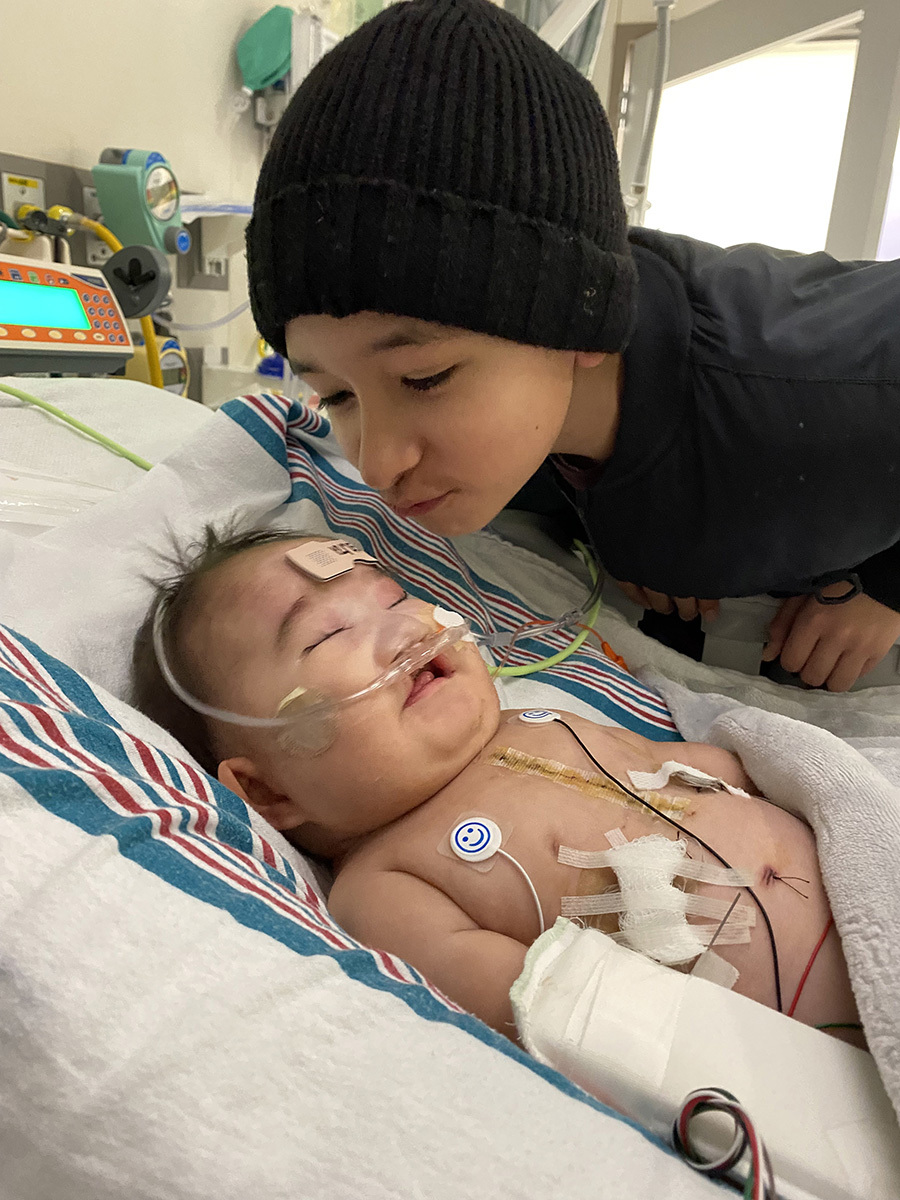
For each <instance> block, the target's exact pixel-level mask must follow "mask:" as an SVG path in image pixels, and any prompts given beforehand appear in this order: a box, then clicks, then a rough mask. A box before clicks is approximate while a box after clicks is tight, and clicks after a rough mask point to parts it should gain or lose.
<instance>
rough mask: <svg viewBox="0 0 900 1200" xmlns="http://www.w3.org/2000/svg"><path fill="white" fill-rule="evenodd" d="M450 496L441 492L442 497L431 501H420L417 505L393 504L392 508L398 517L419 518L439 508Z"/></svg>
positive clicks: (436, 497)
mask: <svg viewBox="0 0 900 1200" xmlns="http://www.w3.org/2000/svg"><path fill="white" fill-rule="evenodd" d="M449 495H450V493H449V492H441V494H440V496H434V497H433V498H432V499H431V500H419V501H418V502H417V503H416V504H395V503H393V502H391V504H390V506H391V508H392V509H393V510H394V512H395V513H396V514H397V516H398V517H419V516H422V515H423V514H424V513H428V512H431V510H432V509H433V508H437V506H438V505H439V504H442V503H443V502H444V500H446V499H447V497H448V496H449Z"/></svg>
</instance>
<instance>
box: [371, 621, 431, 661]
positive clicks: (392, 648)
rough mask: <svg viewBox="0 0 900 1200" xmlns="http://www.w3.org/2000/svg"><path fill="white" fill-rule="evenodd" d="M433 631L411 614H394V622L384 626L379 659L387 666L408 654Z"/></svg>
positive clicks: (379, 647) (379, 645) (380, 640)
mask: <svg viewBox="0 0 900 1200" xmlns="http://www.w3.org/2000/svg"><path fill="white" fill-rule="evenodd" d="M431 632H432V630H431V629H430V628H429V627H428V626H427V625H426V624H425V623H424V622H423V621H420V620H418V618H416V617H414V616H412V615H411V614H409V613H396V614H392V620H391V621H390V622H386V623H385V624H384V625H383V626H382V630H381V636H380V638H379V644H378V650H377V652H378V657H379V659H380V661H381V662H383V663H384V664H385V665H389V664H390V663H392V662H395V661H396V660H397V659H398V658H401V657H402V656H403V655H404V654H408V653H409V652H410V651H411V650H412V649H413V648H414V647H415V646H417V645H418V644H419V643H420V642H422V641H423V640H424V639H425V638H426V637H428V635H429V634H430V633H431Z"/></svg>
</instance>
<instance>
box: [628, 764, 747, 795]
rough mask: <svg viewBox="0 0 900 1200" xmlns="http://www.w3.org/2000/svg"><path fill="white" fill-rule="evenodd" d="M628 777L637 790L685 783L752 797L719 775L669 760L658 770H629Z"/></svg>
mask: <svg viewBox="0 0 900 1200" xmlns="http://www.w3.org/2000/svg"><path fill="white" fill-rule="evenodd" d="M628 779H629V781H630V783H631V786H632V787H633V788H634V789H635V791H639V790H640V789H641V788H662V787H665V786H666V784H667V783H683V784H685V785H686V786H687V787H692V788H696V789H697V790H698V791H700V792H728V793H729V795H731V796H743V797H744V798H745V799H749V798H750V793H749V792H745V791H744V789H743V788H739V787H734V786H733V785H732V784H730V783H726V782H725V780H724V779H719V777H718V776H717V775H707V774H706V772H705V771H700V770H698V769H697V768H696V767H686V766H685V765H684V763H680V762H675V761H674V760H669V762H664V763H663V764H662V766H661V767H660V768H659V770H658V771H629V772H628Z"/></svg>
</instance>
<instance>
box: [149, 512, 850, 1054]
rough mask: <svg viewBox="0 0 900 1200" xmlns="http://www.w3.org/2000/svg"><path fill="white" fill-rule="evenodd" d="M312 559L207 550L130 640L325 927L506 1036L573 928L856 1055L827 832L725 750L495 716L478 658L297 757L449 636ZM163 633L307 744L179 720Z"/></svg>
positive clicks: (378, 707) (404, 680) (377, 587)
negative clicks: (520, 1003)
mask: <svg viewBox="0 0 900 1200" xmlns="http://www.w3.org/2000/svg"><path fill="white" fill-rule="evenodd" d="M314 540H316V539H310V538H305V537H300V536H298V535H297V534H296V533H295V532H292V533H283V532H274V533H272V532H269V533H254V534H250V535H244V536H243V537H240V538H235V539H231V540H230V541H219V540H216V539H215V538H214V537H212V536H210V538H209V539H208V541H207V544H206V545H205V546H204V547H203V549H202V550H201V551H200V552H199V554H198V555H197V557H196V558H195V559H194V560H193V561H192V562H191V563H190V565H189V566H188V568H187V569H186V570H185V571H183V572H182V573H181V574H180V575H179V577H178V578H177V579H175V580H174V581H173V582H172V583H171V584H169V585H166V586H165V587H164V589H163V590H162V592H161V594H160V597H159V599H158V600H157V604H155V605H154V608H153V610H152V611H151V613H150V615H149V616H148V618H147V620H146V621H145V623H144V626H143V628H142V630H141V632H140V634H139V635H138V638H137V641H136V645H135V655H134V680H135V699H136V702H137V704H138V706H139V707H141V708H142V709H143V710H144V711H145V712H146V713H147V714H148V715H149V716H151V717H153V718H154V719H155V720H156V721H157V722H158V723H160V724H162V725H163V726H165V727H167V728H168V729H169V730H170V731H171V732H172V733H173V734H175V736H177V737H178V738H179V739H180V740H181V741H182V742H183V744H185V745H186V747H187V748H188V749H189V750H190V751H191V752H192V753H193V754H194V755H195V757H196V758H197V759H198V760H199V761H200V762H201V763H202V764H203V765H204V766H205V767H207V769H209V770H211V771H213V772H217V773H218V777H219V779H220V781H221V782H222V783H223V784H225V785H226V786H227V787H229V788H231V789H232V790H233V791H234V792H236V793H237V794H238V795H239V796H241V797H242V798H243V799H244V800H245V801H246V802H247V803H248V804H249V805H251V806H252V807H253V808H254V809H255V810H256V811H257V812H258V813H260V814H261V815H262V816H263V817H265V818H266V820H267V821H268V822H269V823H270V824H271V825H272V826H274V827H275V828H276V829H278V830H281V831H282V832H283V833H284V834H285V835H286V836H287V837H288V838H289V839H290V840H291V841H292V842H293V843H294V844H296V845H297V846H298V847H300V848H302V849H303V850H306V851H309V852H312V853H313V854H316V855H319V856H322V857H324V858H326V859H328V860H329V861H330V863H331V864H332V868H333V871H334V884H333V887H332V889H331V893H330V896H329V901H328V904H329V909H330V910H331V912H332V913H333V915H334V916H335V918H336V919H337V920H338V921H339V922H340V923H341V925H342V926H343V927H344V928H345V929H346V930H347V931H348V932H349V933H350V934H351V935H352V936H353V937H355V938H357V939H359V940H360V941H361V942H363V943H365V944H367V945H370V946H374V947H378V948H379V949H382V950H386V951H391V952H393V953H395V954H397V955H399V956H400V957H401V958H403V959H405V960H406V961H407V962H409V963H411V964H412V965H413V966H414V967H416V968H418V969H419V970H420V971H422V972H423V974H425V975H426V976H428V978H429V979H431V980H432V981H433V982H434V983H435V984H437V986H438V987H440V988H441V989H442V990H443V991H444V992H445V993H446V994H447V995H448V996H450V997H451V998H452V999H453V1000H455V1001H456V1002H457V1003H458V1004H460V1005H461V1006H463V1007H464V1008H466V1009H467V1010H469V1011H470V1012H473V1013H475V1014H477V1015H478V1016H479V1017H481V1018H482V1019H483V1020H484V1021H486V1022H487V1023H488V1024H489V1025H492V1026H493V1027H494V1028H495V1029H497V1030H500V1031H501V1032H503V1033H506V1034H508V1035H510V1036H514V1026H513V1021H512V1013H511V1007H510V1001H509V989H510V986H511V985H512V983H513V982H514V980H515V979H516V978H517V976H518V975H519V974H520V973H521V970H522V966H523V962H524V958H525V954H526V951H527V949H528V947H529V946H530V944H531V943H532V942H533V941H534V940H535V938H536V937H537V936H538V934H539V933H540V932H541V930H542V929H543V928H549V926H550V925H552V924H553V922H554V921H555V920H556V918H557V917H558V916H560V915H561V914H562V915H579V916H580V917H581V919H584V920H587V921H588V922H590V923H593V924H596V925H597V926H598V927H599V928H601V929H603V930H604V931H606V932H607V933H611V934H612V935H613V936H615V937H616V938H617V939H618V940H621V941H624V942H625V944H626V945H629V946H631V947H632V948H633V949H636V950H639V951H641V952H643V953H648V954H650V955H651V956H652V957H654V958H656V959H657V960H658V961H661V962H665V963H667V964H669V965H671V966H673V967H675V968H676V969H681V970H690V969H692V968H693V967H695V966H697V965H698V964H704V970H706V969H707V968H709V967H710V966H711V965H712V964H713V963H714V964H715V970H714V972H713V974H714V975H715V976H716V977H717V978H718V979H719V980H720V981H722V982H725V983H726V984H727V985H732V984H733V986H734V988H735V990H736V991H738V992H740V993H742V994H744V995H745V996H749V997H751V998H753V999H755V1000H758V1001H760V1002H761V1003H763V1004H767V1005H770V1006H773V1007H780V1008H781V1009H782V1011H784V1012H790V1014H791V1015H793V1016H794V1017H796V1018H797V1019H798V1020H800V1021H803V1022H805V1023H807V1024H809V1025H817V1026H831V1027H839V1028H837V1029H835V1032H836V1033H837V1035H838V1036H844V1037H846V1038H847V1039H848V1040H850V1041H854V1042H855V1044H857V1045H860V1044H863V1043H862V1035H861V1033H860V1032H858V1030H859V1025H858V1022H859V1016H858V1013H857V1010H856V1005H855V1003H854V999H853V993H852V990H851V986H850V981H849V977H848V973H847V967H846V964H845V962H844V958H843V954H842V950H841V945H840V940H839V938H838V935H837V932H836V931H835V929H834V925H833V923H832V922H831V914H830V910H829V907H828V900H827V897H826V895H825V890H824V887H823V884H822V878H821V874H820V872H819V866H818V859H817V855H816V845H815V839H814V837H813V834H812V831H811V830H810V829H809V828H808V827H807V826H806V825H805V824H804V823H803V822H801V821H800V820H798V819H797V818H796V817H794V816H792V815H791V814H789V813H787V812H784V811H783V810H782V809H780V808H777V807H776V806H774V805H772V804H770V803H769V802H768V801H766V800H764V799H762V798H760V797H759V796H757V795H753V794H750V793H752V791H753V784H752V781H751V780H750V779H749V778H748V776H747V775H746V773H745V772H744V770H743V768H742V766H741V764H740V761H739V760H738V759H737V758H736V757H735V756H734V755H733V754H730V753H728V752H727V751H724V750H721V749H718V748H716V747H714V746H710V745H703V744H697V743H690V742H686V743H679V744H674V745H673V744H671V743H667V744H666V745H665V746H664V747H663V746H662V745H660V744H658V743H655V742H652V741H650V740H648V739H647V738H645V737H641V736H639V735H638V734H635V733H630V732H627V731H625V730H621V729H615V728H609V727H606V726H601V725H597V724H595V723H593V722H592V721H588V720H585V719H583V718H581V717H578V716H574V715H572V714H567V713H563V712H561V713H559V714H557V715H558V717H559V719H552V717H551V716H549V715H547V716H544V717H543V718H542V717H541V716H540V715H536V714H533V713H525V714H524V719H523V714H522V713H521V712H519V711H501V709H500V705H499V701H498V698H497V693H496V691H495V688H494V685H493V683H492V680H491V677H490V674H489V672H488V669H487V668H486V666H485V663H484V661H483V660H482V658H481V655H480V653H479V652H478V649H477V648H476V646H475V645H473V644H472V643H471V642H467V641H456V642H455V643H453V644H451V645H449V646H447V647H445V648H444V649H442V650H441V651H440V652H439V653H437V654H436V655H435V657H434V658H433V659H431V660H430V661H429V662H427V664H426V665H424V666H420V668H419V669H418V670H417V671H416V672H414V673H413V674H404V673H400V674H398V675H397V677H396V678H394V679H393V680H392V681H390V682H388V683H386V684H385V685H384V686H382V687H380V688H378V689H376V690H374V691H372V692H371V694H367V695H366V696H364V697H363V698H362V699H359V700H356V701H352V702H350V703H348V704H345V705H341V706H338V707H336V708H335V709H334V710H333V714H332V719H331V721H330V724H329V728H328V733H327V737H326V738H325V740H324V741H323V742H321V743H319V744H316V741H315V738H312V739H309V738H305V737H304V734H303V729H304V726H303V721H304V713H303V704H304V698H305V699H306V700H311V699H315V698H319V697H321V696H331V697H347V696H351V695H353V694H354V693H356V692H358V691H360V690H362V689H364V688H366V687H367V685H369V684H370V683H371V682H372V681H373V680H374V679H376V678H377V677H378V676H379V675H381V674H382V673H383V672H384V671H385V670H386V669H387V668H389V667H390V665H391V664H392V663H393V662H395V661H396V660H397V658H398V656H402V655H403V654H404V653H405V652H407V651H409V650H410V648H411V647H413V646H414V645H415V644H417V640H418V639H421V636H422V632H423V630H427V629H432V630H433V629H435V628H439V627H440V623H441V618H443V623H444V624H445V625H446V624H448V623H449V624H452V614H447V613H442V611H441V610H435V608H434V606H432V605H427V604H425V603H423V602H422V601H420V600H417V599H415V598H413V597H411V596H409V595H407V593H406V592H405V591H404V590H403V588H402V587H401V585H400V584H399V583H398V582H397V581H396V580H394V579H392V578H391V577H390V576H388V575H387V574H385V573H384V572H382V571H380V570H379V569H378V568H377V567H376V566H375V565H374V564H371V563H360V564H357V565H355V566H353V567H352V569H349V570H347V571H346V572H345V573H344V574H341V575H339V576H337V577H336V578H333V579H331V580H329V581H327V582H323V581H320V580H318V579H315V578H313V577H311V576H310V575H309V574H306V573H305V572H304V571H303V570H301V569H298V566H297V561H301V560H302V555H298V554H295V553H294V552H297V551H302V550H303V549H304V547H306V549H307V550H308V549H309V543H310V542H311V541H314ZM319 540H321V539H319ZM292 554H293V558H292V557H289V555H292ZM160 603H162V609H161V610H160V612H159V614H158V615H157V609H158V608H159V605H160ZM435 613H437V614H438V621H437V622H436V621H435ZM155 617H156V621H157V625H158V637H161V639H162V644H163V645H164V648H165V655H164V657H165V661H166V663H167V666H168V668H169V669H170V670H171V672H172V676H173V677H174V679H175V680H176V682H177V685H179V686H180V688H182V689H184V690H185V691H186V692H187V693H189V694H190V695H191V696H192V697H194V698H196V699H197V700H199V701H201V702H202V703H203V704H205V705H208V706H213V707H215V708H218V709H222V710H227V711H229V712H232V713H236V714H241V715H246V716H250V717H254V716H255V717H263V718H267V717H268V718H271V717H273V716H275V715H276V714H278V713H279V712H282V713H284V712H289V713H290V712H294V711H297V712H298V717H297V726H296V729H297V735H298V736H297V737H293V736H290V730H288V731H285V730H284V729H273V728H266V727H262V728H254V727H247V726H244V725H240V724H233V723H228V722H225V721H223V720H219V719H216V718H214V717H212V716H208V715H207V716H203V715H201V714H200V713H198V712H196V711H194V710H193V709H192V708H191V707H189V706H188V705H187V704H185V703H184V702H183V701H182V700H180V699H179V698H178V697H177V696H176V695H175V694H174V693H173V691H172V689H171V687H170V686H169V684H168V683H167V682H166V679H165V677H164V674H163V673H162V672H161V670H160V666H159V663H158V661H157V655H156V654H155V653H154V648H153V637H152V630H153V623H154V618H155ZM298 705H299V707H298ZM668 759H677V764H674V765H673V764H672V763H668V764H666V766H665V767H664V766H663V764H664V760H668ZM607 773H608V774H607ZM698 773H699V774H698ZM610 776H611V777H612V779H610V778H609V777H610ZM707 777H709V778H707ZM614 781H615V782H614ZM620 785H621V786H620ZM673 823H674V825H677V826H680V827H681V830H679V829H678V828H675V827H673ZM484 837H487V838H488V840H489V843H490V844H489V845H488V846H487V847H486V849H485V851H484V852H483V855H482V854H479V853H478V849H479V843H478V839H479V838H484ZM498 847H499V849H498ZM710 850H712V851H715V856H714V855H713V854H712V853H710ZM579 852H584V853H579ZM590 852H602V853H599V854H598V853H593V854H592V853H590ZM722 860H724V863H725V864H727V866H726V865H722ZM666 864H668V865H666ZM648 872H649V874H648ZM748 888H749V889H752V892H753V893H754V894H752V895H751V892H750V891H748V890H747V889H748ZM653 889H656V890H655V893H654V895H655V897H656V898H655V900H654V899H653V896H649V898H648V893H649V891H652V890H653ZM710 940H712V941H713V943H714V948H713V950H710V951H707V952H706V954H703V953H702V951H703V950H704V949H705V947H706V945H707V944H708V943H709V942H710ZM712 956H715V957H714V958H713V957H712Z"/></svg>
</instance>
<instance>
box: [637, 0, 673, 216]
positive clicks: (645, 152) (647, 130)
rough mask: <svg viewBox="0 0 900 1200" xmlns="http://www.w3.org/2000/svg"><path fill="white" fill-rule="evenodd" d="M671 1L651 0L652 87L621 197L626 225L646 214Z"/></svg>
mask: <svg viewBox="0 0 900 1200" xmlns="http://www.w3.org/2000/svg"><path fill="white" fill-rule="evenodd" d="M674 3H675V0H653V4H654V6H655V8H656V36H657V43H656V63H655V66H654V71H653V90H652V92H651V94H650V109H649V111H648V113H647V118H646V120H645V122H644V133H643V136H642V137H641V146H640V150H639V151H638V159H637V165H636V166H635V169H634V179H633V180H632V184H631V189H630V191H629V193H628V195H627V196H626V197H625V208H626V210H627V212H628V217H629V221H630V224H632V225H643V223H644V216H645V214H646V207H647V205H646V199H647V178H648V176H649V174H650V154H651V151H652V150H653V139H654V137H655V136H656V125H657V122H658V120H659V108H660V105H661V103H662V94H663V88H664V87H665V84H666V80H667V79H668V77H669V53H670V49H671V42H672V36H671V13H670V12H669V10H670V9H671V7H672V6H673V4H674Z"/></svg>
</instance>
